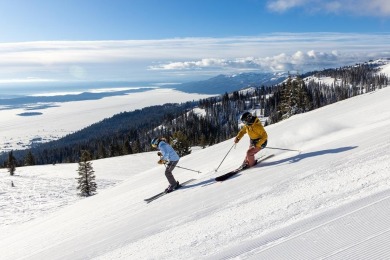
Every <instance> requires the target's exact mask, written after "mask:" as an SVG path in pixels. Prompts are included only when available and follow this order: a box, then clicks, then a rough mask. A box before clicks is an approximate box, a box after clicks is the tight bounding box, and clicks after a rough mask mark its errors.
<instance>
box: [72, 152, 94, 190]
mask: <svg viewBox="0 0 390 260" xmlns="http://www.w3.org/2000/svg"><path fill="white" fill-rule="evenodd" d="M90 160H91V154H90V153H89V152H88V151H86V150H83V151H81V157H80V162H79V168H78V173H79V176H80V177H79V178H76V180H77V182H78V184H79V185H78V187H77V189H78V190H80V193H79V194H80V196H84V197H88V196H91V195H93V194H94V193H95V192H96V188H97V185H96V182H95V174H94V173H95V172H94V170H93V167H92V163H91V162H90Z"/></svg>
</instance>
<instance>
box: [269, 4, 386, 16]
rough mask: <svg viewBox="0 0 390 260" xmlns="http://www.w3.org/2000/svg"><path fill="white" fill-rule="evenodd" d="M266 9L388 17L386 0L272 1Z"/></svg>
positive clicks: (280, 11)
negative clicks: (295, 9)
mask: <svg viewBox="0 0 390 260" xmlns="http://www.w3.org/2000/svg"><path fill="white" fill-rule="evenodd" d="M267 8H268V9H269V10H270V11H273V12H279V13H284V12H287V11H289V10H291V9H294V8H302V9H304V10H305V11H307V12H310V13H318V12H325V13H334V14H341V15H343V14H352V15H359V16H379V17H389V16H390V1H388V0H370V1H367V0H329V1H327V0H276V1H274V0H272V1H268V2H267Z"/></svg>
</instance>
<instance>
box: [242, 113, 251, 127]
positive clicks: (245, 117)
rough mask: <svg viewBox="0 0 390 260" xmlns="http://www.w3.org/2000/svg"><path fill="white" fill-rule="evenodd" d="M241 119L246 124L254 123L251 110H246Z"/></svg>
mask: <svg viewBox="0 0 390 260" xmlns="http://www.w3.org/2000/svg"><path fill="white" fill-rule="evenodd" d="M241 121H242V122H243V123H244V124H246V125H251V124H253V116H252V114H251V113H250V112H245V113H244V114H242V116H241Z"/></svg>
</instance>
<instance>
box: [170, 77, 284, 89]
mask: <svg viewBox="0 0 390 260" xmlns="http://www.w3.org/2000/svg"><path fill="white" fill-rule="evenodd" d="M286 78H287V73H238V74H234V75H218V76H216V77H213V78H210V79H207V80H203V81H194V82H187V83H182V84H176V85H174V88H175V89H177V90H180V91H184V92H187V93H202V94H224V93H230V92H233V91H237V90H239V89H241V88H246V87H248V86H257V87H259V86H262V85H265V86H267V85H276V84H278V83H280V82H282V81H283V80H285V79H286ZM163 87H164V86H163ZM165 87H168V88H171V87H172V85H166V86H165Z"/></svg>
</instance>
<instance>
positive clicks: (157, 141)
mask: <svg viewBox="0 0 390 260" xmlns="http://www.w3.org/2000/svg"><path fill="white" fill-rule="evenodd" d="M159 142H160V138H158V137H155V138H153V139H152V141H151V142H150V144H151V145H152V146H153V147H157V145H158V143H159Z"/></svg>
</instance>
